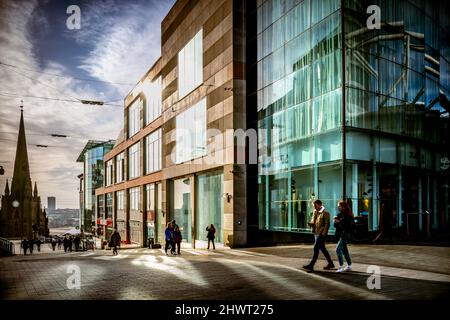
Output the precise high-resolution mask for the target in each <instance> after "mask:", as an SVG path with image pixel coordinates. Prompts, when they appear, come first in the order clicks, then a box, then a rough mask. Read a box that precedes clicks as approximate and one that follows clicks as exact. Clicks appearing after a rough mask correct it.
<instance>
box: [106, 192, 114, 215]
mask: <svg viewBox="0 0 450 320" xmlns="http://www.w3.org/2000/svg"><path fill="white" fill-rule="evenodd" d="M112 216H113V194H112V193H107V194H106V218H112Z"/></svg>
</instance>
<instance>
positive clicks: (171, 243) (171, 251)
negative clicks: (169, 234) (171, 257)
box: [164, 240, 175, 253]
mask: <svg viewBox="0 0 450 320" xmlns="http://www.w3.org/2000/svg"><path fill="white" fill-rule="evenodd" d="M169 246H170V253H174V252H175V245H174V243H173V241H172V240H166V246H165V247H164V251H165V252H166V253H167V249H169Z"/></svg>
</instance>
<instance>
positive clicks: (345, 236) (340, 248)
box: [334, 201, 355, 272]
mask: <svg viewBox="0 0 450 320" xmlns="http://www.w3.org/2000/svg"><path fill="white" fill-rule="evenodd" d="M338 210H339V214H338V215H337V216H335V217H334V227H335V229H336V233H335V236H336V240H337V246H336V254H337V257H338V261H339V268H338V269H337V271H336V272H344V271H352V259H351V258H350V252H349V251H348V247H347V244H348V242H349V239H350V237H351V235H352V233H353V232H354V229H355V218H354V216H353V213H352V210H351V209H350V206H349V205H348V203H347V202H345V201H339V203H338ZM344 257H345V260H346V261H347V266H346V267H344Z"/></svg>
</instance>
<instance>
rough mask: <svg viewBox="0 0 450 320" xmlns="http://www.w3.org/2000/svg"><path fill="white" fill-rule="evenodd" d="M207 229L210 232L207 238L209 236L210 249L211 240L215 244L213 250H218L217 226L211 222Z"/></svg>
mask: <svg viewBox="0 0 450 320" xmlns="http://www.w3.org/2000/svg"><path fill="white" fill-rule="evenodd" d="M206 231H208V234H207V235H206V238H208V250H209V244H210V243H211V242H212V245H213V250H216V245H215V244H214V239H215V238H216V228H214V225H213V224H212V223H211V224H210V225H209V226H208V227H206Z"/></svg>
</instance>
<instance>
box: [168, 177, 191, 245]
mask: <svg viewBox="0 0 450 320" xmlns="http://www.w3.org/2000/svg"><path fill="white" fill-rule="evenodd" d="M191 180H192V179H191V178H182V179H178V180H172V181H171V184H170V185H171V187H170V208H171V216H170V217H171V219H170V220H169V221H171V220H173V219H175V221H176V224H177V225H178V226H179V227H180V231H181V235H182V237H183V242H187V243H192V201H191V194H192V192H191V185H192V183H191Z"/></svg>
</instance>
